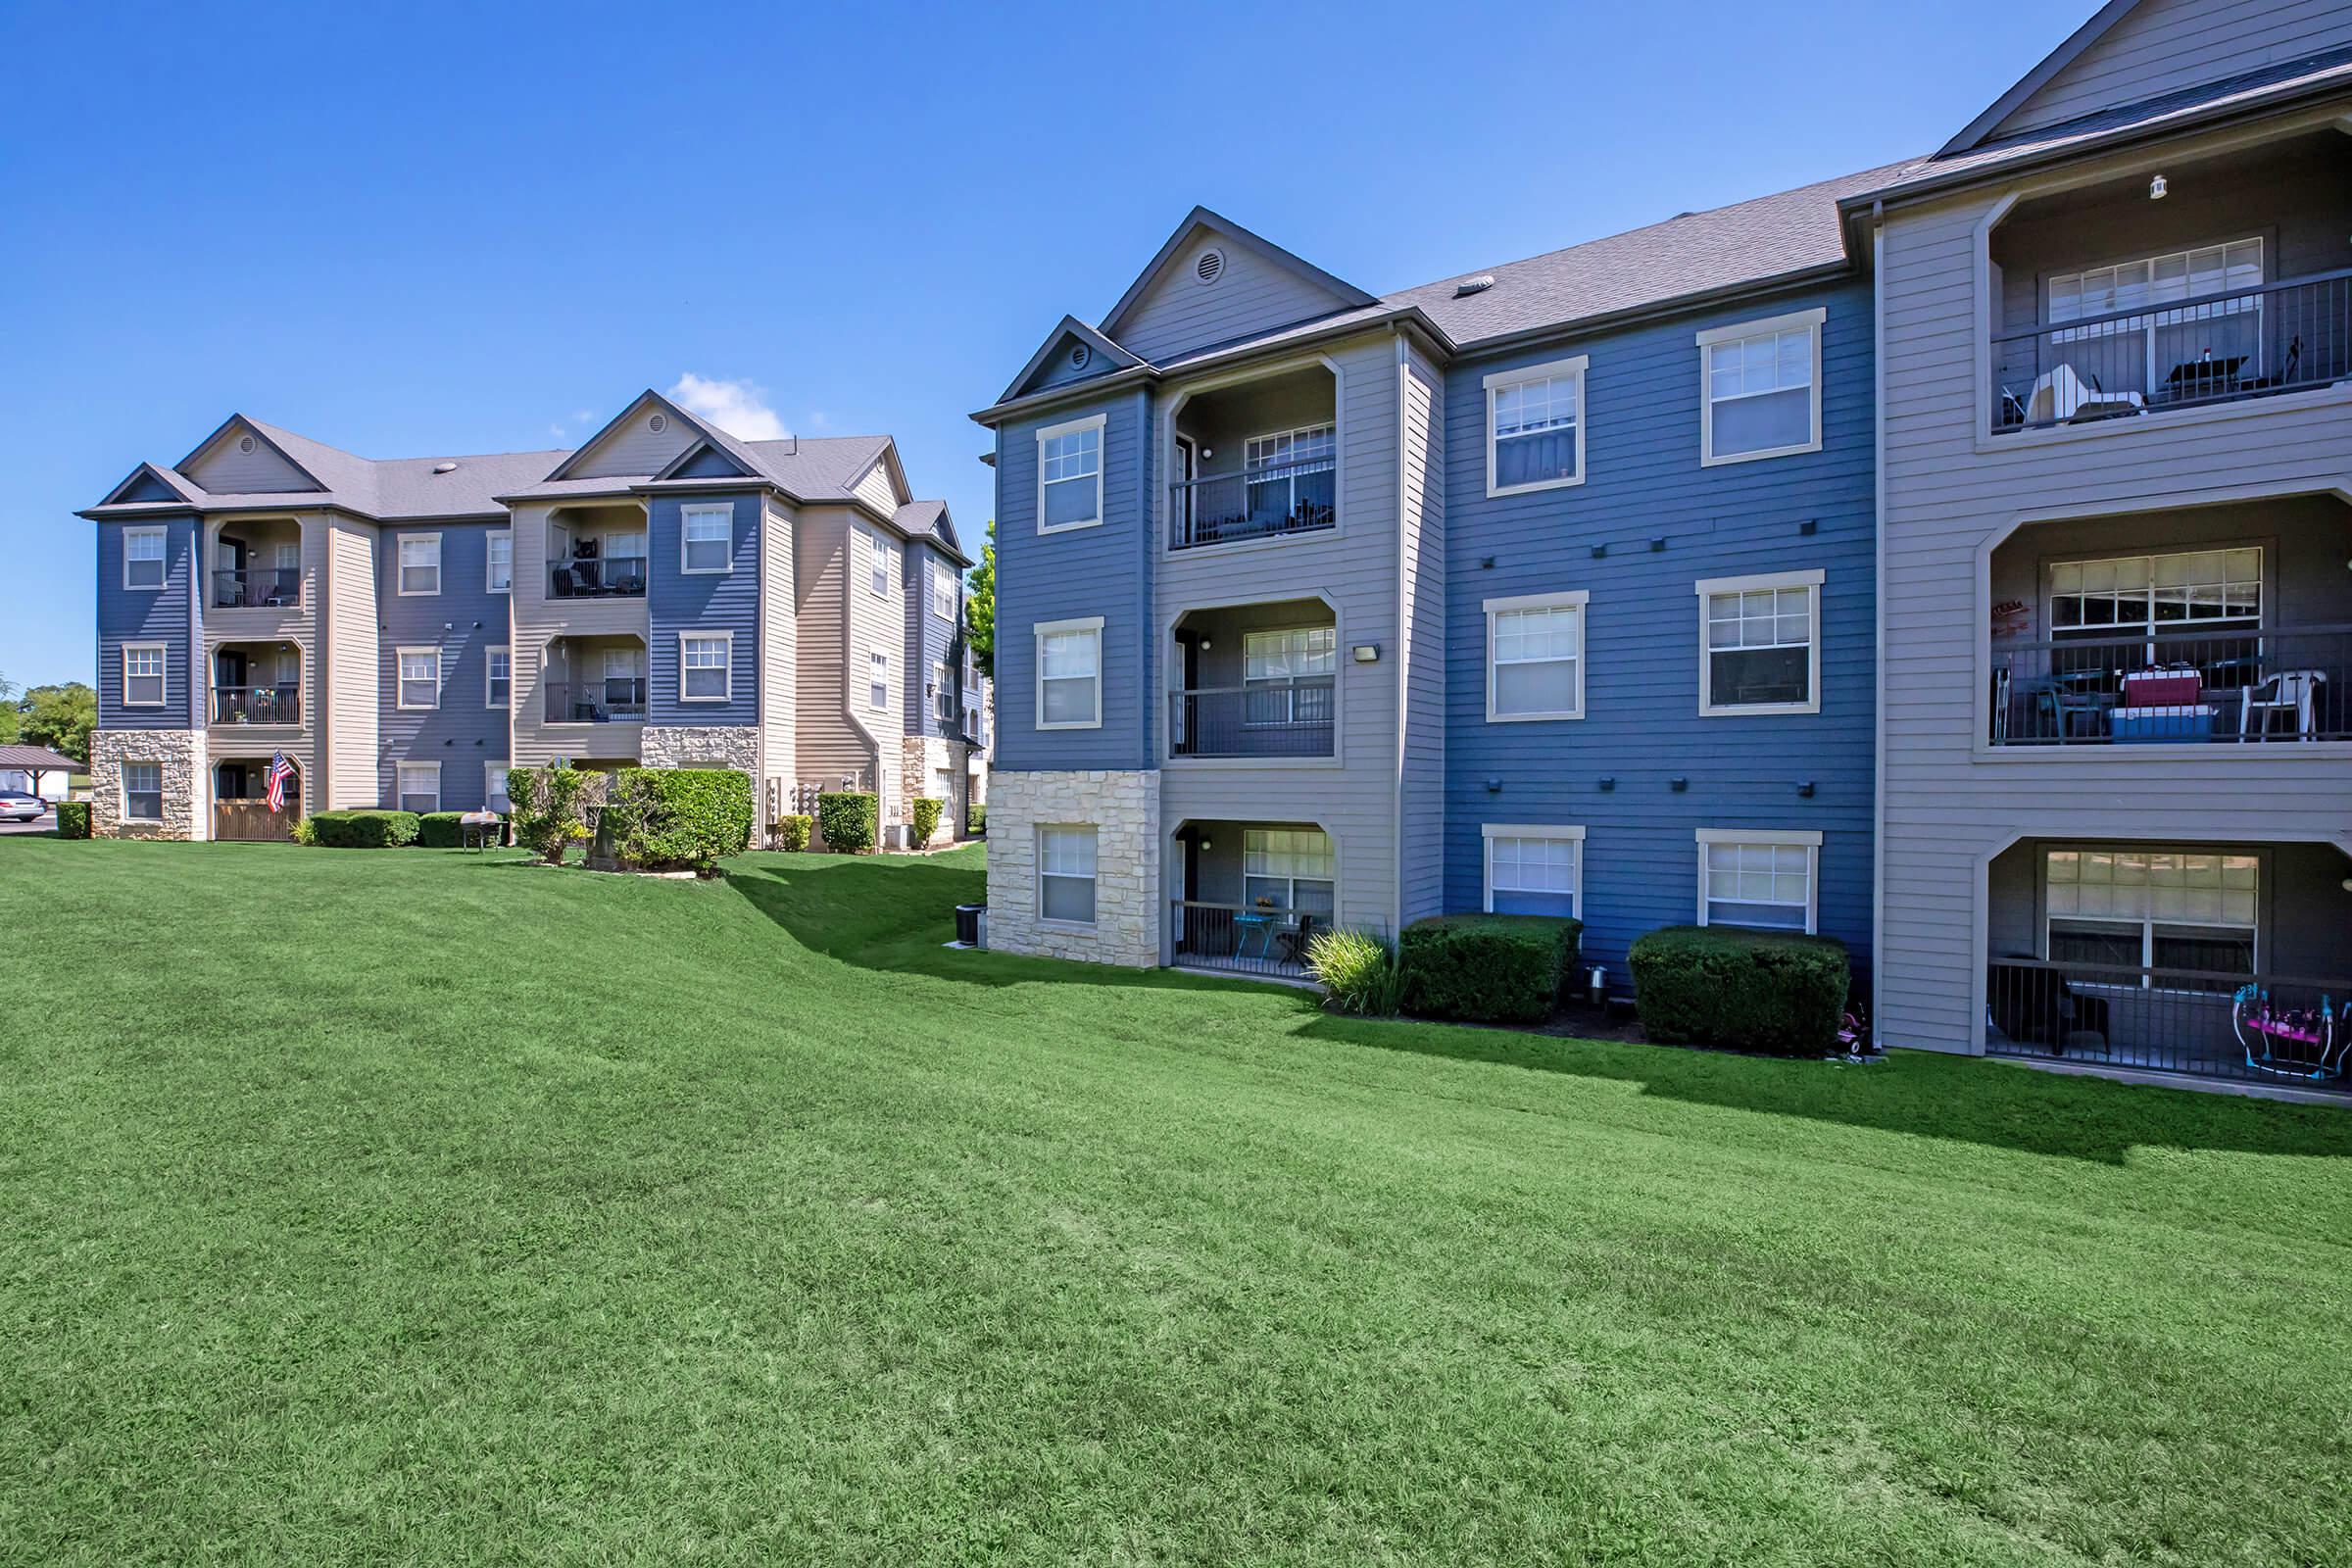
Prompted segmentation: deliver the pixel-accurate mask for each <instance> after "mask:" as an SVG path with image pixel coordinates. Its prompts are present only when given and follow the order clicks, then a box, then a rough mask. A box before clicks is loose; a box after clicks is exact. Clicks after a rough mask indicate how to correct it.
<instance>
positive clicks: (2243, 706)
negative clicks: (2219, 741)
mask: <svg viewBox="0 0 2352 1568" xmlns="http://www.w3.org/2000/svg"><path fill="white" fill-rule="evenodd" d="M2326 683H2327V672H2326V671H2325V670H2318V669H2282V670H2280V671H2279V672H2278V674H2276V675H2273V676H2271V677H2270V678H2269V679H2268V680H2265V681H2260V682H2257V683H2256V684H2254V685H2252V686H2248V687H2244V688H2243V689H2242V690H2241V692H2240V695H2239V701H2238V705H2237V738H2238V739H2239V740H2241V741H2242V740H2244V739H2246V731H2247V730H2248V729H2250V728H2252V727H2253V719H2254V715H2255V714H2256V713H2260V714H2261V715H2262V727H2261V729H2260V730H2259V731H2257V733H2258V734H2260V735H2261V736H2262V737H2263V738H2264V739H2268V738H2269V736H2270V733H2271V715H2272V714H2273V713H2292V714H2294V715H2295V738H2296V739H2297V740H2305V741H2308V740H2312V739H2315V738H2316V737H2317V736H2318V733H2319V725H2318V723H2317V721H2316V718H2315V714H2316V711H2317V710H2318V707H2319V697H2320V688H2321V687H2322V686H2323V685H2325V684H2326Z"/></svg>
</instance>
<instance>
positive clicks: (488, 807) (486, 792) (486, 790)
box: [392, 761, 515, 811]
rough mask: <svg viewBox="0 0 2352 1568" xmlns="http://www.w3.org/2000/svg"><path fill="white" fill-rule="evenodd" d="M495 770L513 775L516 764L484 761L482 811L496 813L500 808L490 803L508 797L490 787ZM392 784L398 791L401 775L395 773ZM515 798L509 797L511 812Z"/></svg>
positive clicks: (502, 791)
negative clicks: (494, 798) (503, 796)
mask: <svg viewBox="0 0 2352 1568" xmlns="http://www.w3.org/2000/svg"><path fill="white" fill-rule="evenodd" d="M493 769H503V770H504V771H506V772H509V773H512V772H513V771H515V764H514V763H512V762H504V761H498V762H494V761H484V762H483V763H482V809H483V810H485V811H495V810H497V809H498V808H497V807H496V806H493V805H492V804H490V803H491V800H492V798H493V797H495V796H500V795H506V793H507V792H506V791H505V790H503V789H493V788H491V786H490V774H491V772H492V770H493ZM392 783H393V786H394V787H395V789H397V788H398V786H399V784H400V775H399V774H398V773H394V774H393V775H392ZM514 805H515V798H514V797H513V796H511V795H509V796H507V806H508V809H510V810H511V809H513V808H514Z"/></svg>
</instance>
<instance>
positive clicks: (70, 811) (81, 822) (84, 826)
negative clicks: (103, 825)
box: [57, 801, 90, 839]
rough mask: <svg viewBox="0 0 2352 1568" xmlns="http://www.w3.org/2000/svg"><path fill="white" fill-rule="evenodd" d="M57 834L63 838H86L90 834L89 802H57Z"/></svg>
mask: <svg viewBox="0 0 2352 1568" xmlns="http://www.w3.org/2000/svg"><path fill="white" fill-rule="evenodd" d="M57 836H58V837H59V838H61V839H86V838H88V837H89V836H90V803H89V802H87V801H60V802H58V803H57Z"/></svg>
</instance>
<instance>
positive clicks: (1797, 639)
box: [1697, 571, 1824, 714]
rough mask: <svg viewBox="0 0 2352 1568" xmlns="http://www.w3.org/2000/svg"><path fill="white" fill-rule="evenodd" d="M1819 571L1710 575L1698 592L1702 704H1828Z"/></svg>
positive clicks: (1717, 709) (1791, 707)
mask: <svg viewBox="0 0 2352 1568" xmlns="http://www.w3.org/2000/svg"><path fill="white" fill-rule="evenodd" d="M1823 580H1824V574H1823V573H1822V572H1820V571H1793V572H1767V573H1764V574H1762V575H1759V576H1752V577H1705V578H1701V579H1700V580H1699V582H1698V584H1697V591H1698V711H1700V712H1701V713H1704V714H1725V713H1815V712H1819V711H1821V585H1822V582H1823Z"/></svg>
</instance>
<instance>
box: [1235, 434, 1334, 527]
mask: <svg viewBox="0 0 2352 1568" xmlns="http://www.w3.org/2000/svg"><path fill="white" fill-rule="evenodd" d="M1335 434H1336V432H1335V430H1334V427H1333V426H1331V425H1328V424H1313V425H1308V426H1306V427H1305V428H1304V429H1299V430H1276V431H1274V432H1272V433H1270V434H1267V435H1253V436H1251V437H1250V439H1249V441H1248V442H1247V443H1246V444H1245V445H1244V446H1243V448H1242V474H1243V482H1244V483H1245V484H1246V485H1247V486H1248V487H1249V496H1248V507H1249V513H1250V522H1251V524H1252V525H1253V526H1254V527H1256V528H1260V529H1263V530H1266V531H1268V532H1276V533H1280V532H1290V531H1294V530H1300V531H1302V530H1305V529H1308V528H1321V527H1327V526H1329V524H1330V523H1331V521H1332V498H1333V495H1334V494H1335V491H1334V482H1335V478H1336V475H1335V473H1334V469H1335V468H1336V467H1337V458H1338V453H1339V447H1338V445H1337V442H1336V440H1335Z"/></svg>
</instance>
